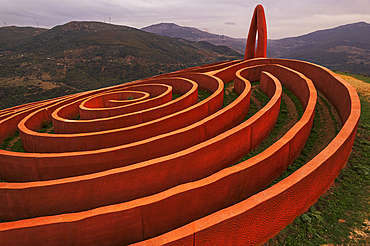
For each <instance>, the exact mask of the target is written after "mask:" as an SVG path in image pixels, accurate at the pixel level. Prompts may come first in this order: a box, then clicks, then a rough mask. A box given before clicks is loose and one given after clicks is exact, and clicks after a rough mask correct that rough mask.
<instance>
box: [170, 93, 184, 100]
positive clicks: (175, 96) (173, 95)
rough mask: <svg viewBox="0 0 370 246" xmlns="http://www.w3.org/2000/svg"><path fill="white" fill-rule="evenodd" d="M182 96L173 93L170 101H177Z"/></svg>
mask: <svg viewBox="0 0 370 246" xmlns="http://www.w3.org/2000/svg"><path fill="white" fill-rule="evenodd" d="M181 96H182V95H180V94H175V93H172V100H175V99H177V98H179V97H181Z"/></svg>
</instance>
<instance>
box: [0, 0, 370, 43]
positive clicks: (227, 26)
mask: <svg viewBox="0 0 370 246" xmlns="http://www.w3.org/2000/svg"><path fill="white" fill-rule="evenodd" d="M258 4H262V5H263V6H264V8H265V13H266V18H267V27H268V37H269V38H283V37H287V36H298V35H302V34H305V33H308V32H313V31H316V30H318V29H327V28H332V27H335V26H339V25H343V24H348V23H354V22H359V21H365V22H368V23H369V22H370V15H369V13H368V10H369V9H370V1H369V0H326V1H322V0H295V1H287V0H259V1H245V0H228V1H224V0H202V1H199V0H186V1H185V0H134V1H132V0H110V1H109V2H107V1H105V0H79V1H75V0H64V1H56V0H27V1H24V0H1V8H0V22H4V21H6V22H7V25H8V26H9V25H18V26H36V21H38V22H39V24H40V27H46V28H51V27H54V26H56V25H61V24H64V23H66V22H69V21H74V20H79V21H82V20H86V21H89V20H93V21H102V22H103V21H104V20H105V21H108V18H109V16H110V17H111V20H112V23H113V24H119V25H127V26H132V27H136V28H141V27H144V26H149V25H152V24H155V23H160V22H173V23H176V24H179V25H183V26H191V27H197V28H199V29H200V28H206V29H208V30H210V31H211V32H213V31H215V32H216V33H218V34H224V35H228V36H231V37H246V35H247V33H248V29H249V24H250V20H251V16H252V13H253V10H254V8H255V6H256V5H258ZM236 23H238V24H237V25H236ZM220 28H223V30H222V32H221V31H220V30H219V29H220Z"/></svg>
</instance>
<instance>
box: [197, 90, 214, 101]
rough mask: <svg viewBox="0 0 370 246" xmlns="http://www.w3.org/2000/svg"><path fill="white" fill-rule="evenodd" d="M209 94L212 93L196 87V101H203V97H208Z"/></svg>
mask: <svg viewBox="0 0 370 246" xmlns="http://www.w3.org/2000/svg"><path fill="white" fill-rule="evenodd" d="M211 95H212V93H210V92H208V91H206V90H200V89H198V102H201V101H203V100H204V99H206V98H208V97H209V96H211Z"/></svg>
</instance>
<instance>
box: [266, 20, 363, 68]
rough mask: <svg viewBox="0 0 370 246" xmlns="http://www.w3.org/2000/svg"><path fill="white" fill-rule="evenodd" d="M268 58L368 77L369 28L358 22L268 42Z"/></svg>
mask: <svg viewBox="0 0 370 246" xmlns="http://www.w3.org/2000/svg"><path fill="white" fill-rule="evenodd" d="M268 55H269V56H270V57H276V58H289V59H298V60H305V61H310V62H313V63H317V64H320V65H323V66H325V67H328V68H330V69H336V70H339V71H348V72H351V73H356V74H365V75H370V24H368V23H366V22H358V23H352V24H347V25H342V26H338V27H335V28H332V29H325V30H319V31H315V32H312V33H309V34H306V35H302V36H299V37H291V38H284V39H279V40H269V54H268Z"/></svg>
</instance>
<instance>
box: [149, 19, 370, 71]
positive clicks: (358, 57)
mask: <svg viewBox="0 0 370 246" xmlns="http://www.w3.org/2000/svg"><path fill="white" fill-rule="evenodd" d="M142 30H145V31H148V32H152V33H156V34H160V35H164V36H168V37H177V38H183V39H186V40H193V41H198V40H205V41H207V42H210V43H213V44H222V45H225V46H228V47H230V48H232V49H234V50H236V51H238V52H240V53H244V50H245V39H236V38H231V37H227V36H224V35H218V34H212V33H208V32H204V31H201V30H199V29H196V28H192V27H182V26H178V25H176V24H173V23H160V24H156V25H152V26H148V27H144V28H142ZM369 40H370V24H368V23H365V22H359V23H353V24H348V25H343V26H339V27H336V28H332V29H327V30H319V31H315V32H312V33H309V34H306V35H302V36H299V37H291V38H284V39H277V40H272V39H269V40H268V54H267V55H268V57H272V58H289V59H297V60H305V61H309V62H313V63H317V64H320V65H323V66H325V67H328V68H330V69H333V70H334V69H336V70H339V71H348V72H351V73H357V74H368V75H369V74H370V42H369Z"/></svg>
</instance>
